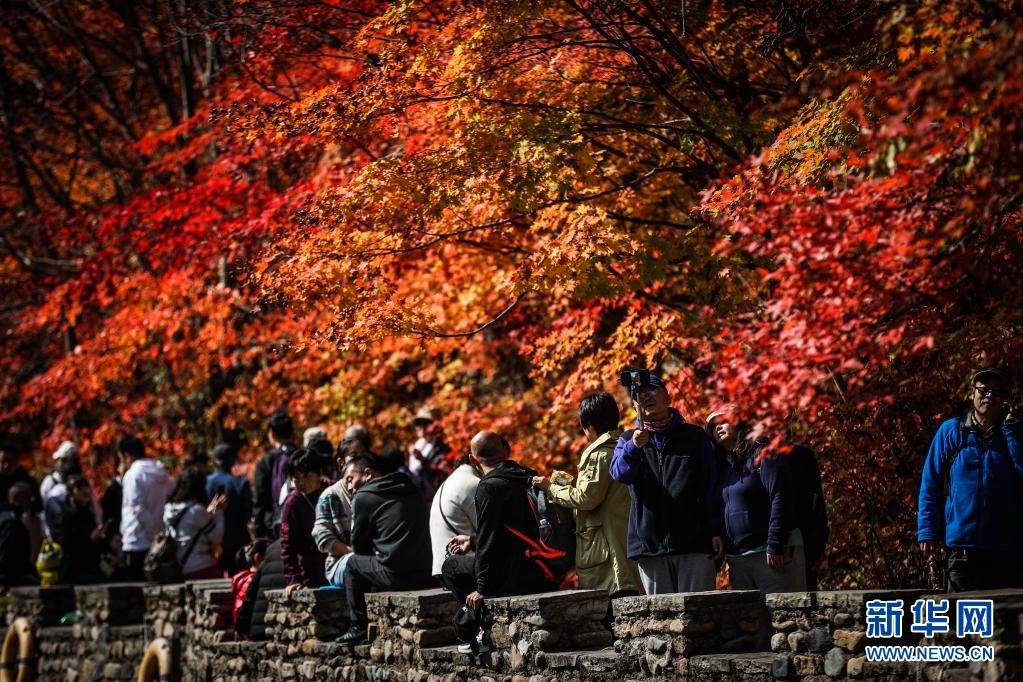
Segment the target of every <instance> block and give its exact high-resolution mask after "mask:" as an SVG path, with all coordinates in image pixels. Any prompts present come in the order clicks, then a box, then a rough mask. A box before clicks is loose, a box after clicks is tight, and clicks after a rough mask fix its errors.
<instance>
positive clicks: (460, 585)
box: [440, 552, 476, 603]
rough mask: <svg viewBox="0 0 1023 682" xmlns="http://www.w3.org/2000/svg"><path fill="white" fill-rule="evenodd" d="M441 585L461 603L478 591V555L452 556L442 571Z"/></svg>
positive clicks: (447, 559) (445, 561) (446, 561)
mask: <svg viewBox="0 0 1023 682" xmlns="http://www.w3.org/2000/svg"><path fill="white" fill-rule="evenodd" d="M440 584H441V585H443V586H444V587H445V588H446V589H447V590H448V592H450V593H451V594H453V595H455V596H456V597H458V601H459V602H463V603H464V602H465V598H466V597H468V596H469V595H470V594H472V593H473V592H475V591H476V553H475V552H469V553H468V554H452V555H451V556H449V557H448V558H446V559H444V564H443V565H442V566H441V569H440Z"/></svg>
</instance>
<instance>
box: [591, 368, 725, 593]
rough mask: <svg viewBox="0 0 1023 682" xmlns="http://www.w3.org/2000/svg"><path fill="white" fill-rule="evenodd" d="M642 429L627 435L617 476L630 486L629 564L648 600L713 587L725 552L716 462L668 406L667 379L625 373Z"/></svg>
mask: <svg viewBox="0 0 1023 682" xmlns="http://www.w3.org/2000/svg"><path fill="white" fill-rule="evenodd" d="M621 379H622V384H623V385H624V386H626V387H627V388H628V389H629V396H630V397H631V398H632V404H633V406H634V407H635V409H636V414H637V426H636V428H635V429H630V430H628V431H625V432H624V433H622V435H621V437H620V438H619V439H618V444H617V446H616V447H615V453H614V457H612V459H611V476H612V478H614V479H615V480H616V481H619V482H621V483H624V484H626V485H628V486H629V489H630V492H631V496H632V509H631V513H630V515H629V544H628V555H629V558H630V559H632V560H634V561H636V562H637V563H638V564H639V574H640V578H641V580H642V582H643V588H644V589H645V590H646V593H647V594H666V593H671V592H702V591H706V590H713V589H714V588H715V580H714V576H715V573H716V571H715V568H714V560H715V558H720V557H721V556H722V555H723V552H724V545H723V543H722V540H721V533H720V531H719V528H718V525H719V524H718V518H717V507H716V504H715V501H714V484H715V481H716V479H717V463H716V460H715V457H714V448H713V446H712V445H711V442H710V439H709V438H708V436H707V434H706V432H705V431H704V430H703V429H701V428H700V427H698V426H695V425H693V424H688V423H686V421H685V419H683V418H682V415H681V414H679V412H678V410H676V409H675V408H673V407H671V406H670V405H669V402H668V391H667V389H666V388H665V386H664V383H663V382H662V381H661V378H660V377H659V376H657V375H656V374H654V373H653V372H650V371H648V370H641V369H628V370H625V371H623V372H622V376H621Z"/></svg>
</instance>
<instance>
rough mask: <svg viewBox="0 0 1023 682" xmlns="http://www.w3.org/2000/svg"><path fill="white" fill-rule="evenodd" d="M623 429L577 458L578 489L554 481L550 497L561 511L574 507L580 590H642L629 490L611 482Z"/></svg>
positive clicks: (603, 439)
mask: <svg viewBox="0 0 1023 682" xmlns="http://www.w3.org/2000/svg"><path fill="white" fill-rule="evenodd" d="M620 435H621V431H610V432H608V433H605V434H603V435H602V436H600V437H599V438H597V440H595V441H593V442H592V443H590V445H589V447H587V448H586V449H585V450H584V451H583V455H582V458H580V460H579V476H578V478H577V479H576V481H575V485H574V486H572V485H558V484H556V483H552V484H551V487H550V491H549V492H548V497H549V498H550V500H551V501H553V502H556V503H557V504H560V505H561V506H563V507H570V508H573V509H576V510H577V512H576V519H575V530H576V543H575V547H576V550H575V551H576V555H575V563H576V571H577V572H578V573H579V587H580V588H581V589H587V590H607V591H608V592H610V593H611V594H614V593H615V592H620V591H622V590H640V582H639V571H638V569H637V568H636V564H635V563H633V562H632V561H631V560H630V559H629V558H628V557H627V556H626V542H627V538H628V530H629V510H630V508H631V506H632V502H631V499H630V497H629V489H628V488H627V487H626V486H624V485H622V484H621V483H618V482H617V481H614V480H612V479H611V472H610V466H611V457H612V455H614V451H615V444H616V443H617V442H618V437H619V436H620Z"/></svg>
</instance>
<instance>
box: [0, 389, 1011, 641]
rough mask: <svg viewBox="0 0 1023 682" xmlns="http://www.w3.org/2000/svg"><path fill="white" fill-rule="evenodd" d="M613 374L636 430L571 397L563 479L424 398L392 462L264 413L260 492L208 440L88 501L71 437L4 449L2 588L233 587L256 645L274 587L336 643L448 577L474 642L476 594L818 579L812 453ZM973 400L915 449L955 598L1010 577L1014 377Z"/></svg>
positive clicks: (364, 439)
mask: <svg viewBox="0 0 1023 682" xmlns="http://www.w3.org/2000/svg"><path fill="white" fill-rule="evenodd" d="M621 381H622V384H623V385H624V386H625V387H626V388H627V390H628V392H629V397H630V401H631V406H632V408H633V409H634V411H635V414H636V418H635V422H634V424H632V425H630V428H628V429H625V430H622V429H621V423H622V414H621V412H620V409H619V405H618V404H617V402H616V400H615V399H614V397H613V396H611V395H610V394H608V393H596V394H593V395H589V396H587V397H585V398H583V399H582V400H581V401H580V403H579V405H578V409H577V417H578V424H579V428H580V429H581V432H582V433H583V434H584V435H585V438H586V441H587V443H588V445H587V446H586V447H585V449H584V450H583V451H582V453H581V455H580V456H579V460H578V463H577V466H576V471H577V473H576V475H575V476H573V475H571V474H568V473H566V472H562V471H553V472H547V473H545V474H541V473H539V472H537V471H534V470H532V469H530V468H528V467H526V466H523V465H522V464H520V463H519V462H517V461H516V459H515V457H514V451H515V448H514V445H513V443H510V442H509V440H508V439H507V438H506V437H505V436H504V435H502V434H499V433H497V432H495V431H492V430H481V431H480V432H479V433H477V434H476V435H475V436H474V437H473V438H472V439H471V441H470V443H469V444H468V447H467V448H466V449H465V450H464V451H463V452H462V453H461V456H458V457H456V456H455V454H454V453H453V452H452V450H451V447H450V446H449V445H448V443H447V442H446V441H445V438H444V434H443V431H442V429H441V428H440V424H441V415H440V414H439V412H438V411H437V410H435V409H431V408H428V407H427V408H423V409H421V410H419V411H418V412H417V413H416V415H415V419H414V421H413V424H412V426H413V428H414V430H415V435H416V439H415V441H414V443H412V444H411V445H410V446H409V447H408V448H407V450H406V451H404V452H403V451H402V450H401V449H398V448H396V447H383V448H380V449H379V450H376V449H375V448H374V442H373V438H372V434H371V433H370V431H369V430H368V429H367V428H366V427H365V426H363V425H361V424H355V425H353V426H351V427H349V428H348V429H347V431H346V432H345V433H344V436H343V438H342V440H341V442H340V443H339V444H338V445H337V447H334V446H333V444H332V443H331V442H330V440H329V439H328V435H327V433H326V431H325V430H324V429H322V428H320V427H311V428H309V429H306V430H305V432H304V433H303V434H302V439H301V445H299V443H298V441H297V439H296V430H295V427H294V424H293V421H292V419H291V417H290V416H289V415H288V414H287V413H286V412H284V411H277V412H275V413H274V414H272V415H271V416H270V418H269V421H268V423H267V439H268V441H269V443H270V446H271V447H270V449H269V450H268V451H267V452H266V453H265V454H264V455H263V456H262V457H261V458H260V459H259V460H258V462H256V464H255V467H254V476H253V482H252V485H251V486H250V482H249V479H248V478H247V477H245V476H239V475H236V474H235V473H233V472H234V470H235V467H236V463H237V459H238V450H237V448H236V447H235V446H232V445H229V444H221V445H218V446H217V447H215V448H214V449H213V451H212V465H211V463H210V462H209V460H208V458H207V457H205V456H204V455H203V454H202V453H197V454H196V455H193V456H191V457H189V458H188V460H187V461H185V462H184V464H183V466H182V467H181V469H180V471H179V472H178V473H177V478H176V480H174V479H172V478H171V475H170V473H169V472H168V471H167V469H166V468H165V467H164V465H163V464H162V463H161V462H160V461H159V460H157V459H154V458H152V457H150V456H149V453H148V452H147V448H146V446H145V443H144V442H143V441H142V440H141V439H140V438H138V437H137V436H134V435H129V436H125V437H124V438H122V439H121V440H120V441H119V443H118V445H117V452H118V458H119V459H118V464H119V476H118V478H117V479H115V480H114V481H113V482H112V483H111V484H110V485H109V486H107V488H106V490H105V491H104V492H103V495H102V497H100V498H98V497H97V495H96V493H95V491H94V490H93V488H92V487H91V485H90V483H89V481H88V479H87V478H85V477H84V476H83V474H82V468H81V463H80V459H79V452H78V449H77V447H76V446H75V444H74V443H71V442H65V443H63V444H62V445H61V446H60V447H59V448H58V449H57V450H56V452H54V453H53V456H52V457H53V463H54V469H53V471H52V473H50V474H49V475H48V476H47V477H46V478H45V479H44V480H43V482H42V484H41V485H37V484H36V483H35V480H34V479H33V478H32V476H31V475H29V473H28V472H27V470H26V469H25V468H24V467H22V466H20V464H19V459H18V453H17V452H16V451H15V450H14V449H13V448H11V447H6V446H5V447H4V448H3V449H0V501H2V502H3V504H0V584H2V585H3V586H5V587H10V586H16V585H26V584H37V583H39V581H40V578H41V574H42V577H43V579H47V577H48V579H49V580H50V581H51V582H55V581H61V582H65V583H71V584H88V583H95V582H101V581H111V580H126V581H143V580H165V579H167V577H166V576H168V575H170V576H173V577H174V578H175V579H181V580H195V579H203V578H216V577H230V578H231V579H232V589H233V590H234V592H235V605H234V611H233V614H234V617H235V619H236V629H237V631H238V632H240V633H242V634H244V635H246V636H249V637H251V638H253V639H260V638H262V637H263V636H264V634H265V624H264V618H265V615H266V612H267V592H268V591H270V590H277V589H284V590H285V591H286V592H293V591H295V590H303V589H343V590H345V593H346V598H347V604H348V609H349V616H350V622H351V629H350V631H349V632H347V633H345V634H343V635H342V636H341V637H340V638H339V639H338V641H339V642H341V643H348V644H358V643H362V642H364V641H365V640H366V636H367V626H368V619H367V613H366V594H367V593H369V592H374V591H384V590H401V589H418V588H425V587H429V586H432V585H437V584H439V585H442V586H443V587H445V588H446V589H448V590H450V591H451V592H452V593H453V594H454V595H456V596H457V598H458V599H459V601H460V602H462V603H464V607H463V610H462V613H460V614H459V619H460V620H459V623H460V627H459V631H460V632H462V633H466V632H467V633H470V634H469V635H463V639H464V642H465V643H464V648H465V650H466V651H479V650H481V649H482V648H486V647H487V646H488V643H487V640H486V637H485V628H484V627H483V626H484V624H485V605H486V602H487V600H488V599H491V598H495V597H502V596H509V595H516V594H531V593H538V592H544V591H550V590H555V589H558V587H559V586H561V585H565V584H570V583H571V584H577V585H578V586H579V587H580V588H585V589H600V590H606V591H607V592H608V593H609V594H610V595H611V596H612V597H620V596H629V595H637V594H641V593H645V594H663V593H671V592H693V591H705V590H714V589H716V588H717V576H718V575H719V573H720V569H721V567H722V565H723V564H726V565H727V568H728V581H729V583H730V585H731V587H732V588H735V589H755V590H761V591H762V592H765V593H766V592H791V591H802V590H807V589H810V590H813V589H816V587H817V574H816V567H817V564H818V562H819V560H820V558H821V557H822V555H823V554H824V550H825V547H826V545H827V539H828V521H827V512H826V505H825V500H824V495H823V491H822V486H821V474H820V470H819V468H818V464H817V460H816V457H815V455H814V453H813V451H812V450H810V449H809V448H808V447H806V446H804V445H800V444H793V443H784V442H783V440H782V439H781V438H772V435H773V434H765V433H759V434H756V437H754V428H753V425H752V424H750V423H748V422H747V421H746V420H744V419H743V418H742V415H741V414H739V413H738V411H737V410H736V409H735V408H734V407H732V406H726V407H724V408H722V409H719V410H715V411H713V412H711V413H710V414H709V415H708V416H707V418H706V420H705V422H704V423H703V424H702V425H697V424H693V423H691V422H687V421H686V420H685V419H684V418H683V416H682V415H681V414H680V412H679V411H678V410H677V409H675V408H674V407H672V406H671V401H670V399H669V393H668V387H667V386H666V385H665V384H664V382H663V381H662V380H661V378H660V377H659V375H658V374H657V373H655V372H653V371H648V370H626V371H625V372H623V373H622V376H621ZM971 390H972V394H971V395H972V406H971V409H970V410H969V411H968V413H967V414H966V415H965V416H963V417H960V418H955V419H952V420H949V421H948V422H946V423H945V424H943V425H942V426H941V428H940V429H939V431H938V434H937V435H936V436H935V439H934V443H933V445H932V447H931V450H930V452H929V453H928V455H927V459H926V464H925V468H924V473H923V481H922V485H921V490H920V504H919V515H920V523H919V529H920V530H919V539H920V542H921V548H922V549H923V550H924V551H925V552H926V553H927V554H928V556H932V557H937V551H938V548H939V547H940V546H944V547H947V555H948V564H947V566H945V567H944V568H945V569H946V570H944V572H943V575H945V576H946V582H947V585H946V586H947V587H948V589H949V590H963V589H976V588H982V587H1010V586H1019V585H1020V584H1021V580H1020V574H1021V569H1020V566H1021V564H1020V562H1019V561H1018V559H1019V558H1020V554H1019V553H1020V550H1021V549H1023V543H1021V537H1020V524H1019V520H1020V515H1019V514H1020V511H1021V509H1020V504H1021V502H1020V498H1021V496H1020V488H1019V476H1023V455H1021V453H1020V450H1019V435H1018V430H1017V429H1018V422H1017V421H1016V420H1015V419H1014V418H1013V415H1012V414H1011V409H1010V408H1009V404H1010V398H1011V382H1010V381H1009V379H1008V377H1007V376H1006V375H1005V374H1004V373H1002V372H1000V371H999V370H995V369H986V370H982V371H980V372H977V373H976V374H975V375H974V376H973V381H972V389H971ZM935 561H937V559H935ZM991 566H998V567H1000V568H999V569H998V571H992V570H990V567H991ZM168 567H169V568H170V572H169V573H168V572H167V571H168ZM981 567H985V568H984V570H982V568H981ZM938 572H941V571H940V569H939V571H938ZM48 573H49V574H50V575H49V576H47V574H48ZM572 581H575V582H572ZM610 617H611V615H610V612H609V613H608V616H607V623H608V624H609V623H610ZM764 626H765V627H764V628H763V629H762V632H761V636H762V637H764V638H766V637H768V636H769V635H770V630H769V623H767V622H766V621H765V623H764ZM472 633H475V636H473V634H472Z"/></svg>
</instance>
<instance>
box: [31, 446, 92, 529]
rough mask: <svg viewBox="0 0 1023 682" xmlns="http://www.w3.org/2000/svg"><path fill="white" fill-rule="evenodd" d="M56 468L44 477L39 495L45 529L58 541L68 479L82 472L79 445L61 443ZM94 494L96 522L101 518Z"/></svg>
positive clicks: (56, 457)
mask: <svg viewBox="0 0 1023 682" xmlns="http://www.w3.org/2000/svg"><path fill="white" fill-rule="evenodd" d="M53 460H54V462H55V469H54V470H53V471H52V472H51V473H50V474H49V475H48V476H46V478H44V479H43V482H42V483H41V484H40V486H39V496H40V497H41V498H42V506H43V531H44V532H45V533H46V537H48V538H50V539H51V540H54V541H56V539H57V537H59V536H60V535H61V529H60V524H61V520H62V518H63V516H64V508H65V506H66V504H67V499H68V489H67V482H68V480H69V479H70V478H71V477H72V476H75V475H79V474H81V473H82V464H81V461H80V460H79V458H78V446H77V445H75V444H74V443H72V442H71V441H69V440H66V441H64V442H63V443H61V444H60V447H58V448H57V449H56V450H55V451H54V453H53ZM91 495H92V505H91V506H92V509H93V514H94V515H95V517H96V522H97V523H98V522H99V520H100V508H99V502H98V501H97V500H96V494H95V493H91Z"/></svg>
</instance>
